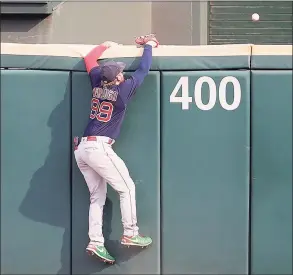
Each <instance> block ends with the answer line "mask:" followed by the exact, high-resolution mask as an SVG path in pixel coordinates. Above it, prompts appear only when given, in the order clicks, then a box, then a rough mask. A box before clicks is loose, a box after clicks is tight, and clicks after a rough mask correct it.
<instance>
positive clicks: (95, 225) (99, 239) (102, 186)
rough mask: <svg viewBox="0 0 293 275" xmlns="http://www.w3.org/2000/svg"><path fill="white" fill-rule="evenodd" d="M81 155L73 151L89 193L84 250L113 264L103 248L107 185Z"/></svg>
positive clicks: (111, 258)
mask: <svg viewBox="0 0 293 275" xmlns="http://www.w3.org/2000/svg"><path fill="white" fill-rule="evenodd" d="M80 155H82V153H81V152H80V151H79V150H77V151H75V157H76V161H77V165H78V168H79V169H80V171H81V173H82V174H83V176H84V179H85V181H86V184H87V186H88V189H89V193H90V207H89V231H88V235H89V239H90V242H89V244H88V246H87V248H86V250H87V252H88V253H89V254H90V255H96V256H98V257H99V258H101V259H102V260H104V261H107V262H111V263H113V262H114V261H115V259H114V258H113V257H112V256H111V255H110V254H109V252H108V251H107V249H106V248H105V247H104V237H103V232H102V227H103V209H104V205H105V201H106V195H107V183H106V181H105V180H104V179H103V178H102V177H101V176H100V175H99V174H98V173H96V171H95V170H93V169H92V168H91V167H89V166H88V165H87V164H86V163H85V162H84V161H83V160H82V158H81V156H80Z"/></svg>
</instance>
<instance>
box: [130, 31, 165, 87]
mask: <svg viewBox="0 0 293 275" xmlns="http://www.w3.org/2000/svg"><path fill="white" fill-rule="evenodd" d="M135 42H136V43H137V44H139V45H144V51H143V54H142V57H141V60H140V64H139V67H138V69H137V70H136V71H135V72H134V73H133V74H132V78H134V81H135V82H136V83H135V84H136V87H135V88H137V87H139V86H140V85H141V83H142V82H143V80H144V78H145V77H146V76H147V74H148V73H149V70H150V68H151V65H152V48H155V47H158V45H159V42H158V40H157V39H156V37H155V36H154V35H153V34H150V35H145V36H140V37H138V38H136V40H135Z"/></svg>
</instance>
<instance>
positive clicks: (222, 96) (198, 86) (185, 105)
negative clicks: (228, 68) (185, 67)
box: [170, 76, 241, 111]
mask: <svg viewBox="0 0 293 275" xmlns="http://www.w3.org/2000/svg"><path fill="white" fill-rule="evenodd" d="M204 83H207V84H208V86H209V101H208V103H207V104H204V103H203V102H202V85H203V84H204ZM228 83H231V84H232V85H233V93H234V100H233V102H232V103H231V104H228V102H227V100H226V95H227V89H226V88H227V84H228ZM180 89H181V90H182V96H176V95H177V93H178V92H179V91H180ZM216 101H217V87H216V83H215V81H214V80H213V79H212V78H211V77H209V76H202V77H200V78H199V79H198V80H197V81H196V83H195V86H194V102H195V104H196V106H197V107H198V108H199V109H200V110H203V111H208V110H211V109H212V108H213V107H214V106H215V104H216ZM219 101H220V104H221V106H222V107H223V108H224V109H225V110H227V111H232V110H235V109H236V108H238V106H239V105H240V101H241V87H240V83H239V81H238V79H237V78H235V77H233V76H226V77H224V78H223V79H222V80H221V82H220V85H219ZM170 102H172V103H181V106H182V110H188V109H189V104H190V103H191V102H192V97H191V96H189V89H188V76H182V77H180V79H179V81H178V82H177V84H176V86H175V88H174V90H173V91H172V93H171V95H170Z"/></svg>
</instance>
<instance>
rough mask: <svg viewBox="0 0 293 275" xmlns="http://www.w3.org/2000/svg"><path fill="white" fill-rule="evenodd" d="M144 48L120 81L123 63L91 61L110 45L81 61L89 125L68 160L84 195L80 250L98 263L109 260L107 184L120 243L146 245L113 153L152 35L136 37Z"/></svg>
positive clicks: (128, 184) (153, 43) (146, 64)
mask: <svg viewBox="0 0 293 275" xmlns="http://www.w3.org/2000/svg"><path fill="white" fill-rule="evenodd" d="M135 42H136V43H137V44H139V45H141V46H143V47H144V50H143V54H142V57H141V60H140V64H139V67H138V69H137V70H136V71H135V72H134V73H133V74H132V75H131V76H130V77H129V78H128V79H125V78H124V76H123V70H124V68H125V64H124V63H121V62H114V61H108V62H105V64H103V65H102V66H98V64H97V59H98V58H99V57H100V56H101V55H102V53H103V52H104V51H105V50H106V49H107V48H109V47H112V46H115V45H117V44H116V43H114V42H104V43H103V44H101V45H99V46H97V47H95V48H94V49H93V50H91V51H90V52H89V53H88V54H87V55H86V56H85V57H84V61H85V65H86V69H87V72H88V74H89V77H90V81H91V85H92V89H93V90H92V93H93V94H92V100H91V111H90V115H89V122H88V124H87V126H86V129H85V131H84V134H83V137H82V138H81V140H80V143H79V142H78V137H76V138H75V139H74V144H75V150H74V155H75V159H76V162H77V166H78V168H79V169H80V171H81V173H82V174H83V176H84V179H85V181H86V183H87V186H88V189H89V193H90V207H89V232H88V235H89V239H90V242H89V244H88V246H87V248H86V250H87V252H88V253H89V254H90V255H96V256H97V257H99V258H100V259H102V260H103V261H104V262H108V263H114V262H115V259H114V258H113V257H112V256H111V255H110V254H109V252H108V251H107V249H106V248H105V247H104V237H103V234H102V224H103V221H102V216H103V207H104V204H105V201H106V193H107V183H109V184H110V185H111V186H112V188H113V189H114V190H116V191H117V192H118V194H119V197H120V208H121V216H122V224H123V228H124V232H123V236H122V238H121V244H122V245H126V246H128V247H129V246H141V247H145V246H148V245H150V244H151V243H152V239H151V238H150V237H145V236H142V235H140V234H139V228H138V225H137V216H136V200H135V185H134V182H133V180H132V179H131V177H130V175H129V172H128V169H127V167H126V165H125V163H124V162H123V160H122V159H121V158H120V157H119V156H118V155H117V154H116V153H115V152H114V151H113V148H112V145H113V144H114V142H115V140H116V139H117V138H118V136H119V133H120V128H121V125H122V122H123V119H124V116H125V112H126V108H127V105H128V103H129V101H130V99H131V98H132V96H133V95H134V94H135V91H136V89H137V88H138V87H139V86H140V85H141V84H142V82H143V80H144V78H145V77H146V76H147V74H148V72H149V70H150V67H151V62H152V48H153V47H157V46H158V45H159V43H158V41H157V39H156V37H155V36H154V35H145V36H140V37H138V38H136V40H135Z"/></svg>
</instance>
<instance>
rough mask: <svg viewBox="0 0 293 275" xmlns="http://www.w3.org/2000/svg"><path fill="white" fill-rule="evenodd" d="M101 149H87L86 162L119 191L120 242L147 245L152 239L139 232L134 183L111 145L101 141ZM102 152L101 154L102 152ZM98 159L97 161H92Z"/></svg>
mask: <svg viewBox="0 0 293 275" xmlns="http://www.w3.org/2000/svg"><path fill="white" fill-rule="evenodd" d="M101 146H102V147H101V148H100V149H102V150H103V152H101V150H96V151H89V152H88V154H87V160H86V161H87V163H88V164H89V165H90V166H91V167H92V168H93V169H94V170H95V171H96V172H98V173H99V174H100V175H101V176H102V177H103V178H104V179H105V180H106V181H107V182H108V183H109V184H110V185H111V186H112V187H113V189H114V190H116V191H117V192H118V193H119V196H120V209H121V216H122V224H123V228H124V233H123V237H122V241H121V243H122V244H125V245H129V246H130V245H137V246H147V245H149V244H151V242H152V240H151V238H149V237H144V236H141V235H140V234H139V228H138V226H137V216H136V198H135V184H134V182H133V180H132V179H131V177H130V175H129V171H128V169H127V167H126V165H125V163H124V161H123V160H122V159H121V158H120V157H119V156H118V155H117V154H116V153H115V152H114V151H113V149H112V147H111V146H110V145H109V144H107V143H104V142H101ZM102 153H103V154H102ZM96 159H99V161H94V160H96Z"/></svg>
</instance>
